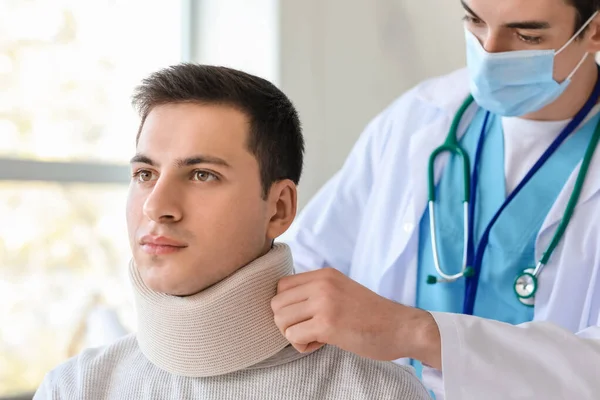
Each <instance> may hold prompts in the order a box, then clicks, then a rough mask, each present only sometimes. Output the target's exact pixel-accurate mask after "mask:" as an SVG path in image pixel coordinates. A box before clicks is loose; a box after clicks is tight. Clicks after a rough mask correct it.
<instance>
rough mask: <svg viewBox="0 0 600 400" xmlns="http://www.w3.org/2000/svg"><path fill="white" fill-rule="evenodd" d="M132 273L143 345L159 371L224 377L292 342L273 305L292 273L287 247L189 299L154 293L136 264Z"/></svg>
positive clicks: (275, 247)
mask: <svg viewBox="0 0 600 400" xmlns="http://www.w3.org/2000/svg"><path fill="white" fill-rule="evenodd" d="M129 271H130V277H131V281H132V283H133V290H134V295H135V302H136V308H137V316H138V317H137V318H138V319H137V322H138V333H137V339H138V342H139V346H140V348H141V350H142V353H143V354H144V355H145V356H146V357H147V358H148V360H150V361H151V362H152V363H153V364H155V365H156V366H158V367H159V368H162V369H164V370H166V371H168V372H171V373H173V374H176V375H181V376H189V377H207V376H216V375H222V374H227V373H230V372H235V371H239V370H242V369H245V368H247V367H250V366H253V365H255V364H258V363H260V362H262V361H265V360H267V359H268V358H270V357H272V356H274V355H275V354H277V353H278V352H279V351H281V350H282V349H283V348H285V347H286V346H287V345H288V344H289V343H288V341H287V340H286V339H285V337H284V336H283V335H282V334H281V333H280V332H279V330H278V329H277V327H276V325H275V323H274V321H273V312H272V311H271V304H270V303H271V299H272V298H273V297H274V296H275V294H276V290H277V282H278V281H279V279H280V278H282V277H284V276H287V275H291V274H292V273H293V262H292V257H291V253H290V249H289V247H288V246H287V245H285V244H276V245H275V246H274V247H273V249H272V250H271V251H270V252H269V253H267V254H266V255H265V256H263V257H261V258H259V259H257V260H255V261H254V262H252V263H250V264H248V265H247V266H245V267H243V268H242V269H240V270H238V271H237V272H236V273H234V274H233V275H231V276H229V277H228V278H226V279H225V280H223V281H221V282H219V283H217V284H215V285H214V286H211V287H210V288H208V289H206V290H204V291H202V292H200V293H198V294H195V295H193V296H189V297H175V296H170V295H166V294H163V293H157V292H154V291H152V290H150V289H149V288H148V287H147V286H146V285H145V284H144V282H143V281H142V278H141V276H140V274H139V272H138V270H137V268H136V267H135V265H134V264H133V263H132V264H131V266H130V269H129Z"/></svg>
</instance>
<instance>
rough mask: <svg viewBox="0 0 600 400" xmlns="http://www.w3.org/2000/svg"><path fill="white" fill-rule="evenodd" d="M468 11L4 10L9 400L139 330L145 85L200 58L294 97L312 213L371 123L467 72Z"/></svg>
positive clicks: (276, 4) (0, 25)
mask: <svg viewBox="0 0 600 400" xmlns="http://www.w3.org/2000/svg"><path fill="white" fill-rule="evenodd" d="M462 15H463V12H462V9H461V7H460V3H459V2H458V1H448V0H419V1H415V0H354V1H351V2H348V1H343V0H279V1H278V0H152V1H147V0H146V1H143V0H94V1H82V0H0V399H2V400H5V399H9V398H10V399H12V398H17V397H18V398H31V395H32V393H33V391H35V389H36V388H37V386H38V385H39V384H40V382H41V380H42V379H43V377H44V375H45V373H46V372H48V371H49V370H50V369H52V368H53V367H55V366H56V365H57V364H59V363H61V362H62V361H64V360H66V359H67V358H69V357H71V356H73V355H75V354H77V353H79V352H80V351H81V349H82V348H84V347H90V346H100V345H104V344H107V343H110V342H111V341H113V340H115V339H116V338H118V337H120V336H121V335H124V334H126V333H127V332H130V331H132V330H134V329H135V326H134V318H133V312H134V310H133V305H132V299H131V298H130V295H129V284H128V281H127V278H126V270H127V264H128V262H129V258H130V254H129V247H128V243H127V234H126V227H125V215H124V205H125V196H126V191H127V185H128V182H129V167H128V165H127V163H128V160H129V158H130V157H131V156H132V155H133V154H134V148H135V146H134V140H135V134H136V130H137V124H138V119H137V116H136V114H135V113H134V112H133V109H132V108H131V106H130V95H131V92H132V89H133V87H134V86H135V85H136V84H137V83H138V82H139V81H140V80H141V79H142V78H143V77H145V76H146V75H148V74H149V73H150V72H153V71H155V70H157V69H159V68H161V67H165V66H168V65H171V64H175V63H178V62H180V61H193V62H200V63H208V64H218V65H226V66H230V67H234V68H237V69H241V70H244V71H247V72H250V73H253V74H256V75H259V76H261V77H264V78H266V79H269V80H271V81H272V82H274V83H275V84H276V85H278V86H279V87H280V88H282V89H283V91H284V92H285V93H287V94H288V96H289V97H290V98H291V99H292V101H293V102H294V104H295V105H296V106H297V108H298V110H299V112H300V116H301V119H302V122H303V126H304V134H305V138H306V143H307V149H306V164H305V172H304V175H303V179H302V182H301V184H300V206H301V207H302V206H304V205H305V204H306V202H307V201H308V200H309V199H310V197H311V196H312V195H313V194H314V193H315V192H316V191H317V190H318V189H319V188H320V187H321V185H323V184H324V183H325V182H326V181H327V179H329V178H330V177H331V176H332V175H333V173H335V171H336V170H337V169H338V168H339V167H340V166H341V164H342V163H343V161H344V158H345V157H346V155H347V154H348V152H349V150H350V148H351V147H352V145H353V144H354V142H355V141H356V139H357V138H358V136H359V135H360V133H361V131H362V129H363V128H364V126H365V125H366V124H367V122H368V121H369V120H370V119H371V118H373V117H374V116H375V115H376V114H377V113H379V112H380V111H381V110H382V109H383V108H384V107H386V106H387V105H388V104H389V103H390V102H391V101H392V100H393V99H395V98H396V97H398V96H399V95H401V94H402V93H403V92H404V91H405V90H407V89H408V88H410V87H411V86H413V85H415V84H416V83H418V82H419V81H421V80H423V79H425V78H428V77H431V76H435V75H440V74H445V73H447V72H450V71H452V70H454V69H457V68H460V67H462V66H463V65H464V50H463V33H462V32H463V31H462V23H461V20H460V19H461V17H462ZM19 396H20V397H19Z"/></svg>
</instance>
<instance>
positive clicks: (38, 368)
mask: <svg viewBox="0 0 600 400" xmlns="http://www.w3.org/2000/svg"><path fill="white" fill-rule="evenodd" d="M190 4H191V1H190V0H188V1H183V0H182V1H181V2H179V1H173V0H153V1H146V0H95V1H81V0H53V1H48V0H3V1H1V2H0V397H1V396H6V395H11V394H16V393H22V392H32V391H34V390H35V389H36V388H37V387H38V385H39V384H40V382H41V380H42V379H43V377H44V375H45V374H46V373H47V372H48V371H49V370H50V369H52V368H53V367H55V366H56V365H57V364H59V363H60V362H62V361H64V360H65V359H66V358H68V357H70V356H72V355H75V354H77V353H78V352H79V351H80V350H81V347H82V346H85V345H94V344H102V343H103V342H106V341H109V340H111V339H112V338H114V337H116V336H118V335H120V334H122V333H123V332H124V330H131V329H133V326H132V325H131V324H132V313H133V306H132V301H131V299H130V290H129V282H128V280H127V278H126V273H127V263H128V262H129V257H130V251H129V245H128V239H127V233H126V226H125V215H124V212H125V197H126V191H127V185H128V182H129V167H128V165H127V161H128V159H129V158H130V157H131V156H132V154H133V152H134V145H135V143H134V140H135V133H136V130H137V124H138V119H137V116H136V115H135V112H134V111H133V109H132V108H131V106H130V96H131V92H132V89H133V88H134V86H135V85H136V84H138V83H139V81H140V80H141V79H142V78H143V77H144V76H146V75H147V74H148V73H150V72H152V71H155V70H157V69H159V68H161V67H165V66H167V65H171V64H174V63H177V62H179V61H181V60H182V58H183V57H186V56H187V55H189V53H190V51H189V49H187V48H186V46H188V45H189V44H190V43H191V41H190V40H189V37H187V36H186V32H187V33H189V32H190V31H189V29H188V28H189V26H190V21H189V20H186V18H188V17H189V14H190V13H188V12H186V11H189V10H186V7H189V6H190ZM93 310H95V311H94V312H92V313H90V311H93ZM107 310H108V311H107ZM113 311H114V312H115V313H116V316H117V317H118V320H114V319H113V322H114V326H113V328H114V329H113V330H112V331H111V325H110V324H107V323H104V324H103V325H101V329H100V330H97V329H95V330H91V331H86V330H85V326H87V325H89V324H93V323H94V321H91V320H90V318H91V317H90V316H91V315H93V316H96V317H98V318H101V317H102V315H104V316H109V317H110V316H111V315H113V314H111V313H112V312H113ZM102 313H104V314H102ZM120 324H122V325H120ZM90 334H93V336H90Z"/></svg>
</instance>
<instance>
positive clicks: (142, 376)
mask: <svg viewBox="0 0 600 400" xmlns="http://www.w3.org/2000/svg"><path fill="white" fill-rule="evenodd" d="M50 399H52V400H59V399H60V400H82V399H86V400H88V399H89V400H101V399H127V400H129V399H161V400H162V399H178V400H180V399H207V400H208V399H211V400H212V399H214V400H241V399H256V400H258V399H261V400H283V399H286V400H287V399H292V400H293V399H332V400H335V399H340V400H341V399H344V400H352V399H379V400H386V399H389V400H392V399H394V400H403V399H406V400H425V399H429V396H428V394H427V391H426V390H425V388H424V386H423V385H422V384H421V382H420V381H419V380H418V379H417V378H416V376H415V375H414V373H413V371H412V369H410V368H407V367H402V366H399V365H396V364H393V363H390V362H379V361H372V360H367V359H363V358H360V357H358V356H356V355H354V354H351V353H348V352H345V351H342V350H339V349H337V348H335V347H331V346H326V347H324V348H322V349H321V350H318V351H316V352H314V353H312V354H310V355H307V356H299V355H298V354H297V353H296V352H295V350H293V348H292V347H291V346H290V347H287V348H285V349H284V350H282V351H281V352H280V353H279V354H278V355H276V356H275V357H273V358H272V359H271V360H267V362H262V363H260V364H259V365H257V366H255V367H251V368H248V369H245V370H242V371H237V372H234V373H230V374H226V375H220V376H213V377H207V378H188V377H181V376H177V375H174V374H171V373H168V372H166V371H164V370H162V369H160V368H158V367H156V366H155V365H154V364H152V363H151V362H150V361H148V359H147V358H146V357H145V356H144V355H143V354H142V352H141V350H140V348H139V346H138V343H137V340H136V337H135V335H129V336H127V337H125V338H123V339H121V340H119V341H117V342H116V343H114V344H112V345H110V346H108V347H105V348H100V349H90V350H86V351H84V352H83V353H81V354H80V355H79V356H77V357H75V358H72V359H71V360H69V361H67V362H66V363H64V364H62V365H61V366H59V367H58V368H56V369H55V370H53V371H52V372H50V373H49V374H48V375H47V377H46V379H45V381H44V383H43V384H42V386H41V387H40V388H39V390H38V392H37V393H36V395H35V397H34V400H50Z"/></svg>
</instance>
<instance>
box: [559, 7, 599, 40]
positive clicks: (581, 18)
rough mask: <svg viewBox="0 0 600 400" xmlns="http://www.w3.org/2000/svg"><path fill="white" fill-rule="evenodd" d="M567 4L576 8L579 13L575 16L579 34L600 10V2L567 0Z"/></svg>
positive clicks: (576, 28) (576, 29)
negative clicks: (584, 25)
mask: <svg viewBox="0 0 600 400" xmlns="http://www.w3.org/2000/svg"><path fill="white" fill-rule="evenodd" d="M566 2H567V4H570V5H572V6H573V7H575V10H576V12H577V14H576V15H575V32H577V31H578V30H579V29H580V28H581V27H582V26H583V24H585V22H586V21H587V20H588V19H590V17H591V16H592V15H593V14H594V13H595V12H596V11H598V10H600V0H566ZM575 32H573V33H575ZM584 32H585V31H584Z"/></svg>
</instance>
